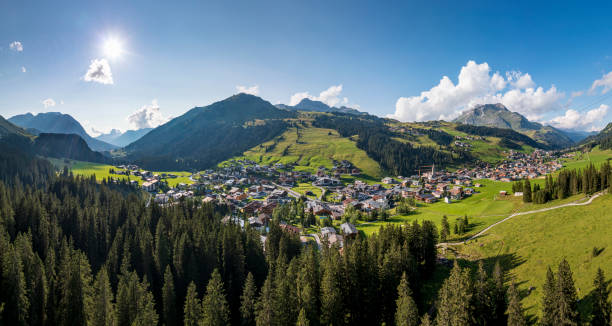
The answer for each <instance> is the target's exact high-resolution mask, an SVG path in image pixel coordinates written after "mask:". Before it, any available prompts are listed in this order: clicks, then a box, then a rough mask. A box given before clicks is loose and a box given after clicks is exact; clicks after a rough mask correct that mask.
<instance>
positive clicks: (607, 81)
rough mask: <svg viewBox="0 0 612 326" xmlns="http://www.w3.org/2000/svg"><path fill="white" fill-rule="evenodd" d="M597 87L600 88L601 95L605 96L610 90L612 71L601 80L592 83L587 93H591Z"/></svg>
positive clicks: (611, 86)
mask: <svg viewBox="0 0 612 326" xmlns="http://www.w3.org/2000/svg"><path fill="white" fill-rule="evenodd" d="M599 87H601V88H602V90H601V94H605V93H607V92H608V91H610V90H611V89H612V71H610V72H609V73H607V74H605V75H603V76H602V77H601V79H597V80H596V81H594V82H593V85H591V89H590V90H589V92H590V93H593V92H595V90H596V89H597V88H599Z"/></svg>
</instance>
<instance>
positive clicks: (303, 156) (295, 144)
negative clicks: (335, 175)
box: [222, 121, 383, 178]
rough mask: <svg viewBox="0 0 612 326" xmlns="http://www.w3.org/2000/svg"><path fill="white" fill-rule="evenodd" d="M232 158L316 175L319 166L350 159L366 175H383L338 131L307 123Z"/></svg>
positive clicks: (372, 162) (353, 143) (375, 163)
mask: <svg viewBox="0 0 612 326" xmlns="http://www.w3.org/2000/svg"><path fill="white" fill-rule="evenodd" d="M233 159H249V160H252V161H255V162H257V163H260V164H274V163H283V164H287V163H296V164H297V165H298V166H297V167H296V170H304V171H310V172H316V170H317V168H318V167H319V166H324V167H326V168H331V167H332V166H333V161H334V160H336V161H341V160H347V161H350V162H351V163H353V164H354V165H355V166H357V167H358V168H359V169H361V171H362V172H363V174H364V175H366V176H370V177H374V178H380V177H381V176H382V175H383V173H382V171H381V169H380V166H379V165H378V163H377V162H376V161H374V160H373V159H371V158H370V157H368V155H367V154H366V152H365V151H363V150H361V149H359V148H357V145H356V143H355V142H354V141H352V140H350V139H348V138H345V137H341V136H340V135H339V134H338V132H337V131H335V130H332V129H323V128H315V127H312V126H309V124H308V122H307V121H302V122H301V123H299V124H298V126H296V127H293V128H289V129H288V130H287V131H286V132H284V133H283V134H281V135H280V136H277V137H275V138H274V139H272V140H271V141H268V142H265V143H263V144H260V145H257V146H255V147H252V148H251V149H249V150H247V151H245V152H244V154H243V155H242V156H238V157H234V158H233ZM223 164H224V163H222V165H223Z"/></svg>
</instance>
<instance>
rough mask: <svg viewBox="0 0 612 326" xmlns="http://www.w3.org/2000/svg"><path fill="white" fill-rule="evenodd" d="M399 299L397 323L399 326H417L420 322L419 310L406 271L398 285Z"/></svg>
mask: <svg viewBox="0 0 612 326" xmlns="http://www.w3.org/2000/svg"><path fill="white" fill-rule="evenodd" d="M397 295H398V298H397V301H396V307H397V309H396V311H395V325H397V326H416V325H418V322H419V311H418V309H417V306H416V303H415V302H414V300H413V299H412V290H410V286H408V280H407V279H406V273H404V274H402V279H401V281H400V284H399V285H398V287H397Z"/></svg>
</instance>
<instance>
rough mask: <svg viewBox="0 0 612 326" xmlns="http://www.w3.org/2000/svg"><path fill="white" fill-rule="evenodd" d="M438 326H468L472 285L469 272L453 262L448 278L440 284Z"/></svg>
mask: <svg viewBox="0 0 612 326" xmlns="http://www.w3.org/2000/svg"><path fill="white" fill-rule="evenodd" d="M438 300H439V302H438V314H437V316H436V319H435V322H436V325H438V326H443V325H445V326H446V325H447V326H467V325H470V323H471V319H472V312H471V307H470V302H471V300H472V284H471V277H470V274H469V270H467V269H462V268H461V267H459V264H457V262H456V261H455V265H454V266H453V269H452V270H451V274H450V276H449V277H448V278H447V279H446V280H445V281H444V283H443V284H442V288H441V289H440V294H439V298H438Z"/></svg>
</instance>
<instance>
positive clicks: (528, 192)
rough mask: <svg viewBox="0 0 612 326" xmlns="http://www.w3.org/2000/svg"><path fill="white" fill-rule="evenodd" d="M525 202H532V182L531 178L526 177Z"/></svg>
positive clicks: (524, 187)
mask: <svg viewBox="0 0 612 326" xmlns="http://www.w3.org/2000/svg"><path fill="white" fill-rule="evenodd" d="M523 202H525V203H531V183H530V182H529V179H525V183H524V184H523Z"/></svg>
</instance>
